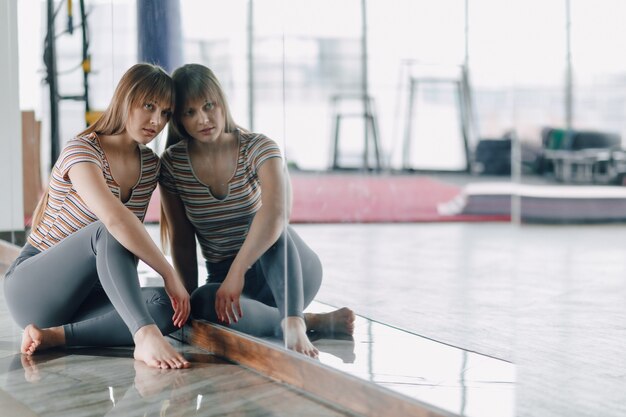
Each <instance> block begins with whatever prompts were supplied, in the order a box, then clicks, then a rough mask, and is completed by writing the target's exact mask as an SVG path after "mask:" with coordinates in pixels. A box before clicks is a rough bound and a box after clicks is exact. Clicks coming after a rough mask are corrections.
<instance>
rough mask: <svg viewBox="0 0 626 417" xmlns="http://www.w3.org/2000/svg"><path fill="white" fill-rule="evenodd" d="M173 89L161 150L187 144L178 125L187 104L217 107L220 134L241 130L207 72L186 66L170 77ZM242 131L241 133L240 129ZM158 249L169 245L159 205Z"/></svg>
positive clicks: (207, 69)
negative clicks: (220, 115) (221, 117)
mask: <svg viewBox="0 0 626 417" xmlns="http://www.w3.org/2000/svg"><path fill="white" fill-rule="evenodd" d="M172 79H173V80H174V86H175V89H176V105H175V106H174V108H175V110H174V114H173V117H172V120H171V121H170V123H169V128H168V131H167V141H166V143H165V150H166V151H167V148H169V147H170V146H173V145H175V144H177V143H178V142H180V141H181V140H183V139H185V140H191V135H190V134H189V133H188V132H187V131H186V130H185V127H184V126H183V122H182V116H183V113H184V112H185V106H186V105H187V104H188V103H189V102H190V101H196V100H203V99H207V98H208V99H210V100H212V101H214V102H215V104H216V105H217V106H219V107H221V109H222V111H223V113H224V121H225V123H224V132H226V133H232V132H234V131H236V130H237V129H241V127H239V126H238V125H237V124H236V123H235V121H234V119H233V116H232V115H231V113H230V107H229V106H228V100H227V99H226V94H225V93H224V90H223V89H222V86H221V84H220V82H219V80H218V79H217V77H216V76H215V74H214V73H213V71H211V70H210V69H209V68H207V67H205V66H204V65H200V64H186V65H183V66H182V67H180V68H177V69H176V70H175V71H174V72H173V73H172ZM242 130H244V129H242ZM160 232H161V233H160V234H161V245H162V246H163V248H164V250H167V248H168V247H169V242H170V233H169V225H168V222H167V218H166V217H165V211H164V209H163V203H161V222H160Z"/></svg>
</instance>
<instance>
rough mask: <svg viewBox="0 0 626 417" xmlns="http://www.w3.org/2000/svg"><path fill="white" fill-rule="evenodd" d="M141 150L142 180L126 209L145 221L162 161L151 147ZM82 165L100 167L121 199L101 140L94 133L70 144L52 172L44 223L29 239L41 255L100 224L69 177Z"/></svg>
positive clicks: (126, 203)
mask: <svg viewBox="0 0 626 417" xmlns="http://www.w3.org/2000/svg"><path fill="white" fill-rule="evenodd" d="M139 150H140V154H141V158H140V161H141V173H140V178H139V180H138V181H137V183H136V184H135V186H134V187H133V188H132V191H131V195H130V198H129V199H128V201H127V202H125V203H124V205H125V206H126V207H128V208H129V209H130V211H132V212H133V213H134V214H135V215H136V216H137V217H138V218H139V220H141V221H143V218H144V216H145V215H146V210H147V209H148V203H149V202H150V196H151V195H152V192H153V191H154V189H155V188H156V185H157V181H158V177H159V167H160V160H159V157H158V156H157V155H156V154H155V153H154V152H153V151H152V150H151V149H150V148H148V147H147V146H144V145H139ZM81 162H89V163H92V164H96V165H97V166H98V167H99V168H100V169H101V170H102V175H103V176H104V179H105V180H106V183H107V185H108V187H109V189H110V190H111V192H112V193H113V195H114V196H115V197H117V198H118V199H119V198H120V186H119V185H118V184H117V183H116V182H115V180H114V179H113V176H112V175H111V168H110V166H109V161H108V160H107V158H106V156H105V154H104V151H103V150H102V146H101V145H100V140H99V139H98V136H97V135H96V134H95V133H91V134H89V135H85V136H80V137H76V138H74V139H72V140H70V141H69V142H68V143H67V145H66V146H65V148H64V149H63V151H62V152H61V155H60V156H59V159H58V160H57V162H56V163H55V164H54V168H53V169H52V174H51V176H50V185H49V186H48V193H49V197H48V204H47V205H46V209H45V211H44V214H43V217H42V220H41V222H39V225H38V226H37V227H36V228H35V229H33V230H32V232H31V233H30V235H29V236H28V242H29V243H30V244H31V245H33V246H34V247H36V248H37V249H39V250H41V251H43V250H46V249H48V248H50V247H52V246H54V245H55V244H57V243H59V242H60V241H61V240H63V239H64V238H66V237H68V236H69V235H71V234H72V233H74V232H76V231H78V230H80V229H82V228H83V227H85V226H87V225H89V224H90V223H93V222H94V221H96V220H98V218H97V217H96V215H95V214H93V212H92V211H91V210H89V208H88V207H87V205H86V204H85V203H84V202H83V200H82V199H81V198H80V196H79V195H78V193H77V192H76V190H75V189H74V187H73V185H72V182H71V181H70V178H69V176H68V172H69V170H70V168H71V167H73V166H74V165H76V164H78V163H81Z"/></svg>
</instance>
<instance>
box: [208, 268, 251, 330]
mask: <svg viewBox="0 0 626 417" xmlns="http://www.w3.org/2000/svg"><path fill="white" fill-rule="evenodd" d="M243 282H244V277H243V276H239V275H234V274H231V273H229V274H228V275H227V276H226V279H225V280H224V282H222V285H220V288H219V289H218V290H217V293H216V295H215V312H216V313H217V318H218V320H220V321H222V322H224V323H226V324H230V323H232V322H235V323H236V322H237V321H239V318H240V317H243V313H242V311H241V305H240V304H239V297H240V296H241V292H242V291H243Z"/></svg>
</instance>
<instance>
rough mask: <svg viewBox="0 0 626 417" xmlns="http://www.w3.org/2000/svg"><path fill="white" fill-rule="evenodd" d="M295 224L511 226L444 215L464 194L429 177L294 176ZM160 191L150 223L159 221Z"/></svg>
mask: <svg viewBox="0 0 626 417" xmlns="http://www.w3.org/2000/svg"><path fill="white" fill-rule="evenodd" d="M291 182H292V186H293V196H294V204H293V211H292V214H291V222H292V223H390V222H441V221H508V220H509V216H498V215H467V214H465V215H464V214H459V215H451V216H447V215H440V214H439V213H438V212H437V205H438V204H440V203H447V202H449V201H450V200H452V199H453V198H454V197H456V196H457V195H458V194H459V193H460V192H461V188H460V187H459V186H457V185H454V184H448V183H445V182H443V181H439V180H436V179H433V178H430V177H426V176H417V175H355V174H326V173H324V174H298V173H294V174H292V175H291ZM159 201H160V200H159V193H158V188H157V190H156V191H155V192H154V194H153V195H152V200H151V201H150V206H149V207H148V213H147V215H146V222H158V221H159Z"/></svg>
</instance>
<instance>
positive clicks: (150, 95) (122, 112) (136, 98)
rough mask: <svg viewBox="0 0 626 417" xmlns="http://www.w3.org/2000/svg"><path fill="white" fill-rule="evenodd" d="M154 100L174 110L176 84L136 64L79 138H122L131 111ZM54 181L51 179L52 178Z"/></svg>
mask: <svg viewBox="0 0 626 417" xmlns="http://www.w3.org/2000/svg"><path fill="white" fill-rule="evenodd" d="M147 101H155V102H157V103H158V104H161V105H163V106H164V107H174V104H175V97H174V83H173V81H172V78H171V77H170V76H169V75H168V73H167V72H165V70H164V69H163V68H161V67H159V66H158V65H152V64H145V63H144V64H135V65H133V66H132V67H130V68H129V69H128V71H126V72H125V73H124V75H122V78H121V79H120V81H119V83H118V84H117V87H116V88H115V92H114V93H113V98H111V102H110V103H109V107H108V108H107V109H106V110H105V111H104V113H102V115H101V116H100V117H99V118H98V120H96V121H95V122H94V124H92V125H91V126H89V127H88V128H86V129H85V130H83V131H82V132H80V133H79V134H78V135H77V136H83V135H87V134H89V133H94V132H95V133H97V134H99V135H119V134H121V133H124V131H125V130H126V122H127V120H128V115H129V113H130V110H131V109H133V108H136V107H138V106H141V105H143V104H144V103H145V102H147ZM51 179H52V178H51ZM49 189H50V187H49V186H48V188H47V189H46V192H45V193H44V195H43V196H42V198H41V199H40V200H39V203H37V207H36V208H35V211H34V213H33V218H32V222H31V225H32V226H31V230H34V229H36V228H37V226H38V225H39V223H40V222H41V220H42V218H43V214H44V212H45V211H46V207H47V206H48V197H49Z"/></svg>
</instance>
